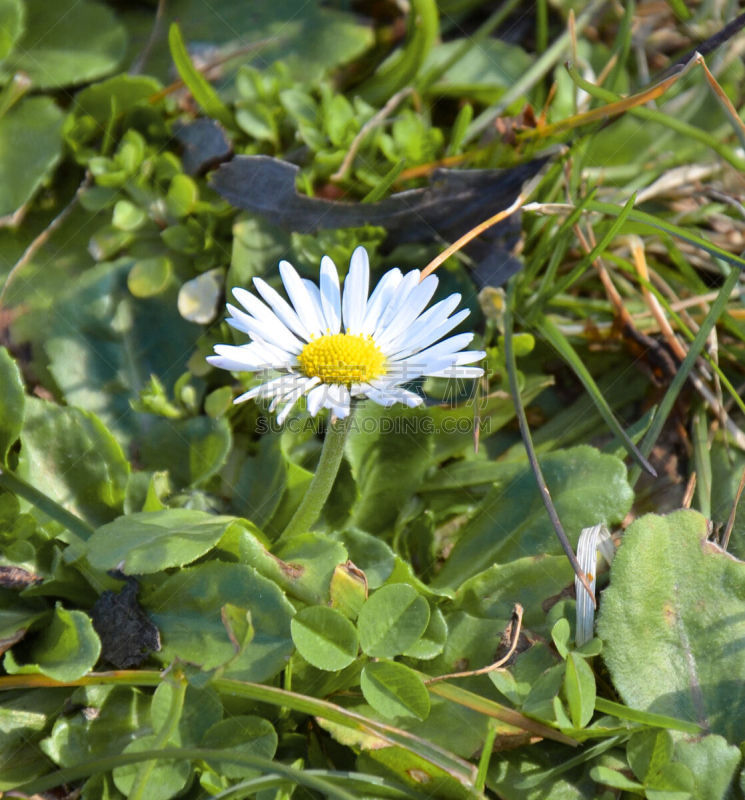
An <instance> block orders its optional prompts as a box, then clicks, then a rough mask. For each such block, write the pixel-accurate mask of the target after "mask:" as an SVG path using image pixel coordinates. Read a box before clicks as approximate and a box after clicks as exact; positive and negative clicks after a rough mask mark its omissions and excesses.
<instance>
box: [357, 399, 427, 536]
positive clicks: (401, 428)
mask: <svg viewBox="0 0 745 800" xmlns="http://www.w3.org/2000/svg"><path fill="white" fill-rule="evenodd" d="M427 417H428V414H427V412H426V410H422V409H401V408H396V409H393V410H391V409H385V408H383V407H382V406H379V405H377V403H367V404H366V405H365V406H364V408H360V409H359V410H358V411H357V413H356V415H355V418H354V424H353V427H352V430H351V431H350V434H349V437H348V439H347V444H346V453H347V458H348V459H349V462H350V464H351V465H352V474H353V475H354V479H355V481H356V483H357V487H358V489H359V498H358V499H357V502H356V503H355V504H354V506H353V508H352V520H353V523H354V524H355V525H358V526H359V527H361V528H364V529H365V530H368V531H370V532H371V533H377V532H379V531H383V530H386V529H388V528H390V526H391V525H392V524H393V522H395V519H396V516H397V515H398V513H399V511H400V510H401V508H402V507H403V504H404V503H405V502H406V500H408V498H409V497H410V496H411V495H412V494H413V493H414V491H415V490H416V488H417V487H418V485H419V483H420V482H421V479H422V477H423V476H424V473H425V471H426V469H427V467H428V466H429V459H430V454H431V452H432V438H433V437H432V436H431V435H428V434H427V433H425V431H426V430H427V426H426V420H427Z"/></svg>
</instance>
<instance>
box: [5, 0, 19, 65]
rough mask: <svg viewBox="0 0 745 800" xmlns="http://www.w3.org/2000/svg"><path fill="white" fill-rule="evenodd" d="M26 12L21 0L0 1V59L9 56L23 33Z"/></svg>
mask: <svg viewBox="0 0 745 800" xmlns="http://www.w3.org/2000/svg"><path fill="white" fill-rule="evenodd" d="M24 12H25V8H24V5H23V3H22V2H21V0H2V2H0V61H2V60H3V59H4V58H6V57H7V56H8V54H9V53H10V52H11V50H12V49H13V46H14V45H15V43H16V42H17V41H18V37H19V36H20V35H21V34H22V33H23V26H24V16H25V13H24Z"/></svg>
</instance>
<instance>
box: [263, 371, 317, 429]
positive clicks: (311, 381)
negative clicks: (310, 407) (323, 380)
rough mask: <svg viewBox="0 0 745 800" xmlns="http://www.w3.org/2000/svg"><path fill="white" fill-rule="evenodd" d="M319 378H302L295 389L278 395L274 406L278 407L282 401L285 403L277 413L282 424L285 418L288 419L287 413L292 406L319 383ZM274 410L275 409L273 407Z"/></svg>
mask: <svg viewBox="0 0 745 800" xmlns="http://www.w3.org/2000/svg"><path fill="white" fill-rule="evenodd" d="M318 380H319V379H318V378H302V379H301V380H300V381H299V382H298V384H297V385H296V386H295V388H294V389H292V390H291V391H289V392H287V393H286V394H284V395H283V396H281V397H276V398H275V400H274V402H273V403H272V406H273V407H274V408H276V407H277V406H278V405H280V404H281V403H284V405H283V406H282V409H281V410H280V412H279V413H278V414H277V422H279V424H280V425H281V424H282V423H283V422H284V421H285V419H287V415H288V414H289V413H290V411H291V410H292V407H293V406H294V405H295V403H297V401H298V400H299V399H300V398H301V397H302V396H303V395H304V394H305V393H306V392H307V391H309V390H310V389H311V388H312V387H313V386H315V385H316V384H317V383H318ZM272 410H273V409H272Z"/></svg>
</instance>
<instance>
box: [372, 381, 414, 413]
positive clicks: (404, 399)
mask: <svg viewBox="0 0 745 800" xmlns="http://www.w3.org/2000/svg"><path fill="white" fill-rule="evenodd" d="M367 396H368V397H369V398H370V399H371V400H373V401H374V402H376V403H377V404H378V405H380V406H384V407H385V408H390V407H391V406H392V405H393V404H394V403H405V404H406V405H407V406H408V407H409V408H416V406H420V405H421V404H422V403H423V402H424V400H423V399H422V398H421V397H420V396H419V395H418V394H415V393H414V392H410V391H408V390H407V389H402V388H401V387H400V386H392V387H388V388H386V389H372V390H371V391H370V393H369V394H368V395H367Z"/></svg>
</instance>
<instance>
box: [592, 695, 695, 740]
mask: <svg viewBox="0 0 745 800" xmlns="http://www.w3.org/2000/svg"><path fill="white" fill-rule="evenodd" d="M595 709H596V710H597V711H600V713H601V714H610V715H611V716H614V717H618V719H626V720H628V721H629V722H639V723H641V724H642V725H650V726H651V727H653V728H670V729H671V730H674V731H682V732H683V733H691V734H693V735H696V734H700V733H702V729H701V726H700V725H697V724H696V723H695V722H687V721H686V720H683V719H676V718H675V717H667V716H665V715H664V714H653V713H652V712H651V711H639V710H638V709H636V708H629V707H628V706H625V705H623V704H622V703H616V702H614V701H613V700H607V699H606V698H605V697H596V698H595Z"/></svg>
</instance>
